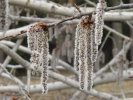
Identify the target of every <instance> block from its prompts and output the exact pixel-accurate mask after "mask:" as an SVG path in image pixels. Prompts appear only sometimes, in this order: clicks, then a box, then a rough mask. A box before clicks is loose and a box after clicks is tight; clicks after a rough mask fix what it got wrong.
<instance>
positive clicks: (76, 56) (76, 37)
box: [74, 22, 81, 71]
mask: <svg viewBox="0 0 133 100" xmlns="http://www.w3.org/2000/svg"><path fill="white" fill-rule="evenodd" d="M80 23H81V22H79V24H78V25H77V28H76V33H75V49H74V68H75V69H76V71H78V70H79V48H78V45H79V32H80V28H81V26H80Z"/></svg>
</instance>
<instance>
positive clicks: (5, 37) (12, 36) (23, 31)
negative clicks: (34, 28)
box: [0, 30, 27, 41]
mask: <svg viewBox="0 0 133 100" xmlns="http://www.w3.org/2000/svg"><path fill="white" fill-rule="evenodd" d="M26 32H27V31H26V30H22V31H21V32H20V33H19V34H16V35H10V36H4V37H1V38H0V41H1V40H3V39H7V38H15V37H17V36H19V35H21V34H24V33H26Z"/></svg>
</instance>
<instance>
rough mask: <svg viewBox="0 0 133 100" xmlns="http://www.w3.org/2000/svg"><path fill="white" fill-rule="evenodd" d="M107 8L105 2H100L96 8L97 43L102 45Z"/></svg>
mask: <svg viewBox="0 0 133 100" xmlns="http://www.w3.org/2000/svg"><path fill="white" fill-rule="evenodd" d="M105 8H106V2H105V0H99V3H98V4H97V7H96V17H95V43H96V44H98V45H100V44H101V39H102V36H103V25H104V19H103V18H104V9H105Z"/></svg>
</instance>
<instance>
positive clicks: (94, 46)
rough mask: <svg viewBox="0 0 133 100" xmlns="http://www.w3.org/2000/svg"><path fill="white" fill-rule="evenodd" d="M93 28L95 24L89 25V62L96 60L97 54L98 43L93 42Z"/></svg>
mask: <svg viewBox="0 0 133 100" xmlns="http://www.w3.org/2000/svg"><path fill="white" fill-rule="evenodd" d="M94 28H95V24H92V25H91V26H90V32H91V62H92V63H94V62H96V59H97V54H98V44H96V43H95V35H94Z"/></svg>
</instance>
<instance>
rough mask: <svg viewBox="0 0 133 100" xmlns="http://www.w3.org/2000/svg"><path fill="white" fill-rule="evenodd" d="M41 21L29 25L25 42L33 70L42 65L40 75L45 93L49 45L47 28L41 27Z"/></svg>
mask: <svg viewBox="0 0 133 100" xmlns="http://www.w3.org/2000/svg"><path fill="white" fill-rule="evenodd" d="M41 25H42V23H38V24H36V25H34V26H31V27H30V28H29V30H28V31H27V42H28V48H29V49H30V50H31V52H32V53H31V58H30V62H31V65H32V66H33V67H34V72H36V71H37V70H38V67H40V66H41V67H42V68H43V71H42V77H41V84H42V85H43V90H42V92H43V93H46V92H47V90H48V88H47V80H48V73H47V70H48V68H47V66H48V54H49V46H48V38H47V36H48V29H47V27H46V26H45V27H46V28H43V27H42V26H41Z"/></svg>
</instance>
